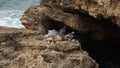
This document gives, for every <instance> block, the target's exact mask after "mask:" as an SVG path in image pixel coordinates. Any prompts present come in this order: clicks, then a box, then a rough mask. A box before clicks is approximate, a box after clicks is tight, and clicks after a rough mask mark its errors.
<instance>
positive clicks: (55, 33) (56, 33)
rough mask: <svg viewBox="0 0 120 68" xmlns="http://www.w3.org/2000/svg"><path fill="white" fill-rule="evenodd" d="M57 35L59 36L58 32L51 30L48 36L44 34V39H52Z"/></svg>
mask: <svg viewBox="0 0 120 68" xmlns="http://www.w3.org/2000/svg"><path fill="white" fill-rule="evenodd" d="M57 35H59V32H58V31H56V30H55V29H53V30H48V34H46V35H45V37H54V36H57Z"/></svg>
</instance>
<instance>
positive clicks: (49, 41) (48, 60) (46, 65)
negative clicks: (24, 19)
mask: <svg viewBox="0 0 120 68" xmlns="http://www.w3.org/2000/svg"><path fill="white" fill-rule="evenodd" d="M62 39H64V37H62V38H61V37H60V36H54V37H45V36H44V35H43V33H41V32H40V31H35V30H26V29H14V28H4V27H0V68H98V64H97V63H96V62H95V61H94V60H93V59H92V58H91V57H89V55H88V53H87V52H86V51H83V50H82V49H81V44H80V43H79V42H78V41H77V40H74V39H73V40H62Z"/></svg>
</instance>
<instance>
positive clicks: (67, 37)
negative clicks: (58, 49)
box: [64, 32, 75, 40]
mask: <svg viewBox="0 0 120 68" xmlns="http://www.w3.org/2000/svg"><path fill="white" fill-rule="evenodd" d="M74 34H75V32H71V33H69V34H67V35H65V37H64V38H65V40H72V39H73V37H74Z"/></svg>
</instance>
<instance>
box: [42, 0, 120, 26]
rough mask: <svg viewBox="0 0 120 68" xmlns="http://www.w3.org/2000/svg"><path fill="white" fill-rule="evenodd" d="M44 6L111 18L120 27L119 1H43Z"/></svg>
mask: <svg viewBox="0 0 120 68" xmlns="http://www.w3.org/2000/svg"><path fill="white" fill-rule="evenodd" d="M41 4H42V5H50V6H51V5H52V6H56V5H57V6H59V7H62V8H64V10H66V9H71V10H78V11H80V12H83V13H88V14H89V15H91V16H93V17H95V18H99V17H100V16H101V17H104V18H106V19H107V18H110V19H112V20H113V21H114V23H116V24H117V25H118V26H120V13H119V12H120V7H119V6H120V1H119V0H71V1H69V0H42V2H41Z"/></svg>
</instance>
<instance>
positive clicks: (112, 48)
mask: <svg viewBox="0 0 120 68" xmlns="http://www.w3.org/2000/svg"><path fill="white" fill-rule="evenodd" d="M73 14H74V13H73ZM79 15H80V16H82V17H83V18H84V19H86V20H89V22H92V23H91V24H93V25H91V28H92V29H91V31H88V32H87V33H79V32H78V31H77V30H75V29H72V28H71V27H69V26H67V25H65V24H63V22H60V21H55V20H52V19H50V18H49V23H50V24H51V26H50V28H49V29H48V30H51V29H56V30H59V29H60V28H63V26H67V28H66V29H67V32H66V34H67V33H70V32H72V31H74V32H75V35H74V38H75V39H77V40H79V42H80V43H81V46H82V49H83V50H85V51H87V52H88V53H89V55H90V56H91V57H92V58H93V59H94V60H96V62H97V63H98V64H99V65H100V68H120V63H119V60H120V58H119V57H120V56H119V52H120V49H119V45H120V28H119V27H118V26H117V25H116V24H115V23H114V22H113V21H112V20H111V18H107V19H106V18H104V17H102V16H99V17H98V18H94V17H92V16H90V15H88V14H84V13H79ZM94 26H95V27H94ZM96 27H100V29H102V32H103V35H102V36H100V35H99V30H96ZM97 32H98V33H97ZM96 33H97V34H98V36H100V37H103V38H102V39H99V38H94V37H93V36H94V35H95V34H96Z"/></svg>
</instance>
